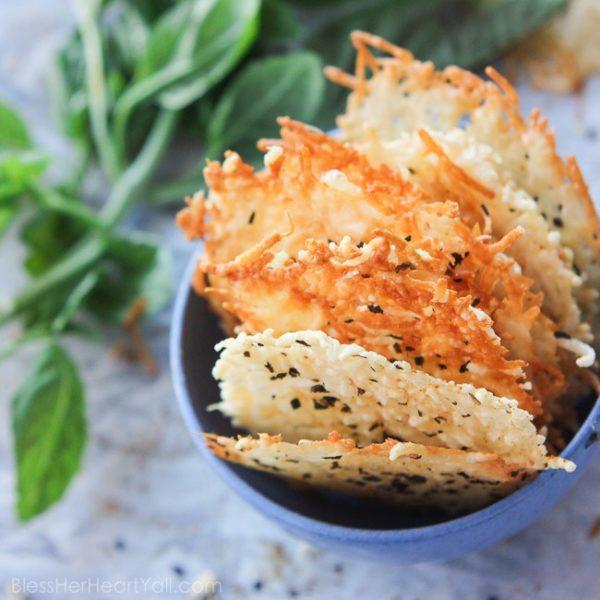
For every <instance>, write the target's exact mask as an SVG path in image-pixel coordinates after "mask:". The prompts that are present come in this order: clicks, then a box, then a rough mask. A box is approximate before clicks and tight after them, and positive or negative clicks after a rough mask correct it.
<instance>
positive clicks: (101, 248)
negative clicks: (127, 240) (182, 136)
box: [0, 109, 178, 325]
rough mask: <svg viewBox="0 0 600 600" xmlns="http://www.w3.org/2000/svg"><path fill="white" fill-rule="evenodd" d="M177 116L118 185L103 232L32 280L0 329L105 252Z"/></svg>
mask: <svg viewBox="0 0 600 600" xmlns="http://www.w3.org/2000/svg"><path fill="white" fill-rule="evenodd" d="M177 116H178V113H177V112H175V111H170V110H166V109H163V110H162V111H161V112H160V113H159V115H158V117H157V119H156V121H155V123H154V126H153V128H152V130H151V132H150V134H149V136H148V138H147V140H146V143H145V144H144V147H143V148H142V150H141V151H140V153H139V154H138V156H137V158H136V159H135V161H134V162H133V163H132V164H131V165H130V167H129V168H128V169H127V170H126V171H125V173H123V175H122V176H121V177H120V178H119V180H118V181H117V182H116V183H115V185H114V187H113V189H112V192H111V193H110V195H109V197H108V200H107V202H106V204H105V205H104V208H103V210H102V211H101V213H100V222H101V224H102V228H101V229H99V230H96V232H95V233H92V234H90V235H89V236H87V237H85V238H84V239H82V240H81V241H80V242H79V243H78V244H77V246H76V247H75V248H73V249H72V250H71V251H70V252H69V253H68V254H67V255H66V256H65V257H64V258H63V259H62V260H60V261H59V262H57V263H56V264H55V265H54V266H53V267H52V268H51V269H50V270H48V271H47V272H46V273H44V274H43V275H42V276H41V277H39V278H38V279H35V280H33V281H32V282H31V283H30V284H29V285H28V287H26V288H25V289H24V290H23V291H22V292H21V293H20V294H18V295H17V296H16V297H15V298H13V300H12V301H11V302H10V304H9V306H8V308H7V309H6V310H4V311H2V312H0V325H3V324H4V323H6V322H7V321H9V320H10V319H12V318H14V317H15V316H16V315H18V314H19V313H20V312H21V311H22V310H24V309H25V308H27V306H30V305H31V304H32V303H34V302H35V301H36V300H38V299H39V298H41V297H42V296H44V295H45V294H47V293H48V292H49V291H50V290H52V289H53V288H55V287H57V286H59V285H61V284H63V283H65V282H67V281H70V280H72V279H74V278H75V277H77V276H78V275H81V274H82V273H84V272H85V271H86V270H87V269H89V268H90V267H91V266H92V265H93V264H94V263H95V262H97V261H98V260H99V259H100V258H101V256H102V255H103V254H104V252H105V251H106V244H107V242H108V239H109V238H108V236H107V235H106V233H105V230H106V231H107V230H109V229H111V228H112V227H113V226H114V225H115V224H116V223H117V222H118V221H119V219H120V218H121V217H122V216H123V215H124V214H125V213H126V212H127V210H128V209H129V207H130V206H131V204H132V202H133V201H135V200H136V198H137V196H138V194H139V192H140V191H141V188H142V187H143V186H144V184H145V183H146V182H147V181H148V179H149V178H150V176H151V175H152V172H153V171H154V169H155V167H156V165H157V164H158V161H159V160H160V158H161V156H162V154H163V152H164V151H165V150H166V149H167V147H168V145H169V141H170V139H171V135H172V133H173V131H174V129H175V125H176V123H177Z"/></svg>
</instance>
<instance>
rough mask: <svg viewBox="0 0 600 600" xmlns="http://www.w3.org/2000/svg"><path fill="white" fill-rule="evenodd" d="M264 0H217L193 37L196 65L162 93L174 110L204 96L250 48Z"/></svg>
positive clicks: (164, 101)
mask: <svg viewBox="0 0 600 600" xmlns="http://www.w3.org/2000/svg"><path fill="white" fill-rule="evenodd" d="M259 9H260V0H215V1H213V2H212V6H211V8H210V10H209V11H208V12H206V13H205V14H203V19H202V22H201V24H200V27H199V28H198V31H197V35H196V36H195V39H194V40H193V45H192V47H191V48H190V50H191V55H190V56H191V59H192V61H193V68H192V69H191V71H190V73H189V75H188V76H186V77H184V78H183V80H182V81H178V82H177V83H175V84H173V85H172V86H170V87H169V88H167V90H165V91H164V92H163V93H162V94H161V96H160V103H161V105H162V106H164V107H165V108H168V109H170V110H181V109H182V108H185V107H186V106H188V105H189V104H191V103H192V102H194V101H195V100H197V99H199V98H201V97H202V96H203V95H204V94H205V93H206V92H207V91H208V90H210V89H211V88H212V87H213V86H214V85H215V84H217V83H218V82H219V81H221V80H222V79H223V77H225V75H227V73H229V71H231V69H232V68H233V67H234V66H235V65H236V64H237V63H238V62H239V60H240V59H241V58H242V57H243V56H244V55H245V54H246V53H247V52H248V50H249V49H250V46H251V45H252V44H253V43H254V40H255V38H256V35H257V33H258V15H259Z"/></svg>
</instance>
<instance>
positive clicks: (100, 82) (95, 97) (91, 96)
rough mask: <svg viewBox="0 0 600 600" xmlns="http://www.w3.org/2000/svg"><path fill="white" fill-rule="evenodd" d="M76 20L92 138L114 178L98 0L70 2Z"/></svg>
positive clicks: (117, 170)
mask: <svg viewBox="0 0 600 600" xmlns="http://www.w3.org/2000/svg"><path fill="white" fill-rule="evenodd" d="M72 2H73V7H74V9H75V14H76V15H77V18H78V21H79V31H80V33H81V39H82V42H83V51H84V54H85V64H86V69H85V78H86V88H87V97H88V103H89V111H90V120H91V128H92V135H93V137H94V143H95V145H96V151H97V152H98V157H99V159H100V163H101V164H102V168H103V169H104V172H105V174H106V175H107V176H108V177H109V179H111V180H112V179H115V178H116V177H117V176H118V173H119V168H118V165H117V160H116V155H115V152H114V148H113V144H112V140H111V138H110V134H109V127H108V107H107V90H106V79H105V75H104V64H103V62H104V61H103V55H102V39H101V37H100V31H99V29H98V23H97V18H96V16H97V12H98V9H99V7H100V2H98V0H72Z"/></svg>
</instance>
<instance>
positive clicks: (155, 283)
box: [85, 232, 172, 322]
mask: <svg viewBox="0 0 600 600" xmlns="http://www.w3.org/2000/svg"><path fill="white" fill-rule="evenodd" d="M156 242H157V240H155V239H154V238H153V237H152V236H150V235H148V234H141V233H139V232H136V233H133V234H129V235H128V237H126V238H125V237H119V238H113V239H112V240H111V242H110V245H109V248H108V252H107V254H106V256H105V257H104V258H103V260H102V267H103V270H102V272H101V273H100V277H99V280H98V282H97V284H96V285H95V287H94V289H93V290H92V291H91V293H90V294H89V296H88V297H87V298H86V300H85V307H86V308H87V309H88V310H89V311H90V312H92V313H93V314H94V315H95V316H96V317H98V318H100V319H103V320H108V321H114V322H121V321H122V320H123V318H124V317H125V315H126V314H127V312H128V311H129V309H130V308H131V306H132V305H133V303H134V302H135V301H136V300H137V299H138V298H140V297H143V298H144V300H145V301H146V314H153V313H155V312H157V311H158V310H160V308H162V307H163V306H164V305H165V304H166V303H167V302H168V300H169V299H170V296H171V291H172V287H171V286H172V282H171V264H170V255H169V253H168V251H167V250H165V249H163V248H161V247H159V246H158V244H157V243H156Z"/></svg>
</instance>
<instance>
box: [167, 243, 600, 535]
mask: <svg viewBox="0 0 600 600" xmlns="http://www.w3.org/2000/svg"><path fill="white" fill-rule="evenodd" d="M201 247H202V244H200V249H197V250H196V251H195V252H193V253H192V256H191V258H190V260H189V263H188V265H187V266H186V269H185V273H184V276H183V279H182V281H181V283H180V285H179V288H178V290H177V295H176V299H175V304H174V309H173V316H172V320H171V332H170V343H169V350H170V365H171V377H172V380H173V386H174V389H175V395H176V397H177V402H178V405H179V409H180V411H181V414H182V416H183V420H184V421H185V424H186V426H187V429H188V431H189V433H190V435H191V436H192V439H193V440H194V443H195V444H196V446H197V447H198V448H199V450H200V452H201V453H202V455H203V457H204V459H205V460H206V462H207V463H208V464H209V465H210V467H211V468H212V469H213V470H214V471H215V472H216V473H217V474H218V475H219V476H220V477H221V478H222V479H223V480H224V481H225V482H226V483H227V485H228V486H229V487H230V488H232V489H233V490H234V491H235V492H236V493H238V494H239V495H240V496H241V497H242V498H243V499H244V500H245V501H246V502H248V503H249V504H250V505H252V506H253V507H254V508H255V509H257V510H258V511H259V512H262V513H263V514H264V515H266V516H267V517H269V518H271V519H274V520H275V521H278V522H279V523H281V524H283V525H284V526H285V527H288V528H290V529H299V528H300V529H303V530H304V531H307V532H308V533H309V534H312V535H313V536H315V537H328V538H335V539H343V540H344V541H348V542H360V543H361V544H386V543H388V544H398V543H410V542H414V541H416V540H418V541H424V540H434V539H436V538H439V537H442V536H446V535H448V534H452V533H456V532H458V531H461V532H463V531H465V530H468V529H473V528H475V527H478V526H480V525H482V524H483V523H485V522H487V521H491V520H493V519H495V518H496V517H499V516H500V515H502V514H503V513H505V512H507V511H508V510H512V509H514V507H515V506H516V505H518V504H521V503H522V502H524V501H525V499H526V498H527V497H528V496H530V495H532V494H536V493H538V492H540V491H541V490H542V489H543V488H544V487H545V486H546V485H548V483H549V482H550V480H551V479H552V478H553V477H555V476H557V475H558V474H559V472H558V471H552V470H549V471H544V472H543V473H541V474H540V475H538V477H536V478H535V480H534V481H532V482H530V483H528V484H526V485H525V486H523V487H522V488H520V489H519V490H517V491H516V492H514V493H512V494H510V496H507V497H506V498H503V499H501V500H498V501H496V502H494V503H493V504H491V505H490V506H487V507H485V508H482V509H480V510H478V511H476V512H473V513H469V514H467V515H465V516H462V517H457V518H453V519H450V520H448V521H443V522H441V523H435V524H433V525H425V526H422V527H410V528H403V529H367V528H358V527H348V526H346V525H336V524H333V523H327V522H325V521H320V520H318V519H315V518H312V517H307V516H305V515H302V514H300V513H297V512H295V511H293V510H291V509H289V508H287V507H285V506H283V505H281V504H279V503H277V502H274V501H273V500H271V499H270V498H268V497H267V496H265V495H263V494H262V493H261V492H259V491H258V490H256V489H255V488H254V487H253V486H252V485H250V484H249V483H247V482H246V481H245V479H243V478H242V477H241V476H239V475H238V474H237V473H235V471H233V469H231V468H230V467H229V465H228V464H227V463H226V462H225V461H223V460H221V459H220V458H218V457H217V456H215V455H214V454H213V453H212V452H211V450H210V449H209V448H208V446H207V445H206V444H205V443H204V440H203V438H202V436H201V435H200V434H202V433H203V432H204V429H203V427H202V424H201V423H200V421H199V420H198V418H197V416H196V413H195V411H194V408H193V405H192V402H191V398H190V397H189V394H188V391H187V387H186V383H185V380H186V377H185V372H184V367H183V361H182V360H181V356H182V353H181V342H182V337H183V323H184V315H185V310H186V307H187V303H188V298H189V296H190V293H193V288H192V286H191V283H190V282H191V281H192V274H193V271H194V268H195V265H196V262H197V260H198V257H199V254H200V252H201ZM599 430H600V396H599V397H598V398H597V399H596V402H595V403H594V405H593V407H592V408H591V410H590V413H589V415H588V416H587V418H586V420H585V421H584V422H583V423H582V425H581V427H580V428H579V431H578V432H577V433H576V434H575V435H574V436H573V439H572V440H571V441H570V442H569V444H568V445H567V447H566V448H565V449H564V450H563V452H561V454H560V456H561V457H563V458H567V459H570V458H571V457H572V456H573V455H574V454H575V453H576V451H577V450H578V449H579V447H580V446H581V445H582V444H583V443H584V442H585V441H586V439H587V438H588V436H589V434H590V433H591V432H592V431H599Z"/></svg>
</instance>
